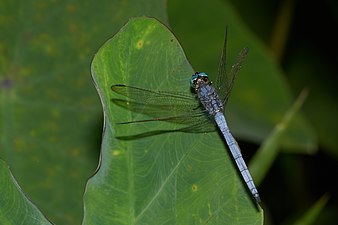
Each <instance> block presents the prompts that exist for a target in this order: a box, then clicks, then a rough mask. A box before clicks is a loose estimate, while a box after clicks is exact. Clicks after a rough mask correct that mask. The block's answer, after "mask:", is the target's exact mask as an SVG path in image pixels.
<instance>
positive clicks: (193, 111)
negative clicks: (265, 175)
mask: <svg viewBox="0 0 338 225" xmlns="http://www.w3.org/2000/svg"><path fill="white" fill-rule="evenodd" d="M226 44H227V32H226V33H225V40H224V45H223V49H222V55H221V59H220V64H219V69H218V76H217V80H216V83H215V85H214V84H212V82H211V81H210V80H209V77H208V75H207V74H206V73H204V72H196V73H195V74H193V75H192V77H191V80H190V86H191V88H192V89H193V91H194V93H195V96H191V95H187V94H184V93H177V92H166V91H152V90H147V89H143V88H139V87H132V86H127V85H124V84H116V85H113V86H112V87H111V89H112V91H113V92H115V93H117V94H119V95H123V96H125V97H127V99H126V100H123V99H113V100H112V101H113V102H114V103H115V104H117V105H119V106H121V107H124V108H127V109H129V110H131V111H135V112H138V113H142V114H145V115H148V116H150V117H151V119H146V120H136V121H128V122H121V123H119V124H131V123H139V122H149V121H166V122H172V123H178V124H182V125H185V126H183V128H179V129H177V130H174V131H179V132H192V133H196V132H211V131H215V130H217V129H219V131H220V132H221V133H222V135H223V137H224V139H225V141H226V143H227V145H228V147H229V149H230V152H231V154H232V156H233V158H234V160H235V162H236V165H237V167H238V169H239V171H240V173H241V175H242V177H243V179H244V181H245V183H246V185H247V187H248V189H249V190H250V192H251V194H252V196H253V197H254V198H255V200H256V201H257V202H260V197H259V194H258V191H257V189H256V186H255V184H254V182H253V179H252V177H251V174H250V172H249V170H248V168H247V166H246V163H245V161H244V159H243V157H242V154H241V151H240V148H239V146H238V144H237V142H236V140H235V138H234V137H233V136H232V134H231V133H230V130H229V127H228V125H227V122H226V119H225V115H224V106H225V105H226V103H227V101H228V98H229V95H230V92H231V90H232V87H233V84H234V80H235V78H236V75H237V74H238V72H239V70H240V68H241V65H242V63H243V61H244V58H245V56H246V55H247V53H248V49H247V48H244V49H243V50H242V51H241V52H240V54H239V56H238V58H237V61H236V63H235V64H234V65H233V66H232V68H231V70H230V72H229V73H227V70H226ZM196 93H197V95H196ZM217 127H218V128H217ZM163 132H166V131H163ZM171 132H172V131H171ZM158 133H161V132H158ZM150 134H156V132H153V133H152V132H150Z"/></svg>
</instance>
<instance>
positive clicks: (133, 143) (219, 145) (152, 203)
mask: <svg viewBox="0 0 338 225" xmlns="http://www.w3.org/2000/svg"><path fill="white" fill-rule="evenodd" d="M193 72H194V71H193V70H192V68H191V66H190V65H189V63H188V61H187V60H186V58H185V55H184V53H183V50H182V48H181V47H180V45H179V43H178V42H177V40H176V38H175V36H174V35H173V34H172V33H170V32H169V31H168V29H167V28H166V27H165V26H163V25H162V24H160V23H159V22H158V21H156V20H154V19H148V18H138V19H132V20H130V21H129V23H128V24H127V25H125V26H124V27H123V28H122V29H121V30H120V32H119V33H117V34H116V35H115V36H114V37H113V38H112V39H110V40H109V41H107V42H106V43H105V44H104V46H103V47H102V48H100V50H99V51H98V53H97V54H96V56H95V58H94V60H93V63H92V76H93V79H94V82H95V85H96V87H97V90H98V92H99V95H100V97H101V101H102V105H103V108H104V112H105V128H104V134H103V142H102V149H101V163H100V167H99V170H98V171H97V173H96V175H95V176H94V177H92V178H91V179H90V180H89V181H88V184H87V187H86V192H85V195H84V209H85V216H84V224H100V225H103V224H186V225H188V224H262V220H263V218H262V214H263V212H262V210H261V208H260V207H259V206H256V205H255V203H254V202H253V199H252V197H251V196H250V192H249V191H248V190H247V189H246V186H245V183H244V182H243V181H242V179H241V178H240V177H239V174H238V172H237V169H236V168H235V166H234V163H233V161H232V159H231V158H230V156H229V153H228V152H227V150H226V148H225V145H224V142H223V141H222V139H221V137H220V136H219V134H218V133H217V132H213V133H206V134H204V133H203V134H201V133H200V134H196V133H179V132H163V133H162V134H158V135H150V136H147V137H144V138H136V139H133V140H121V139H118V138H117V137H121V136H132V135H134V134H140V133H144V132H148V131H161V130H172V129H175V128H177V126H178V125H175V124H171V123H165V122H149V123H142V124H129V125H117V124H116V122H123V121H130V120H137V119H142V118H145V116H142V115H141V114H137V113H133V112H131V111H128V110H126V109H124V108H120V107H118V106H117V105H114V104H113V102H112V101H111V100H112V98H121V96H116V95H114V94H113V92H112V91H111V89H110V87H111V86H112V85H113V84H127V85H133V86H137V87H142V88H147V89H150V90H168V91H177V92H184V93H186V94H190V88H189V79H190V77H191V75H192V74H193ZM159 133H160V132H159Z"/></svg>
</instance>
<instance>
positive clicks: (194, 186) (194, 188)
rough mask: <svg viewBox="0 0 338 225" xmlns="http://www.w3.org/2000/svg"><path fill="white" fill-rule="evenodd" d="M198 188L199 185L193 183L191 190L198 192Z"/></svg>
mask: <svg viewBox="0 0 338 225" xmlns="http://www.w3.org/2000/svg"><path fill="white" fill-rule="evenodd" d="M197 189H198V187H197V185H196V184H193V185H192V186H191V190H192V191H193V192H196V191H197Z"/></svg>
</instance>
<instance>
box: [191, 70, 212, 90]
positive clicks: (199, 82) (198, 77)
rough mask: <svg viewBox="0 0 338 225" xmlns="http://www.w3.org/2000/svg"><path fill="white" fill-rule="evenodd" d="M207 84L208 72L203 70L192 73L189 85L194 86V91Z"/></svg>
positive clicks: (208, 82)
mask: <svg viewBox="0 0 338 225" xmlns="http://www.w3.org/2000/svg"><path fill="white" fill-rule="evenodd" d="M207 84H211V82H210V81H209V78H208V74H206V73H203V72H196V73H195V74H194V75H192V77H191V80H190V85H191V87H192V88H194V89H195V90H196V91H197V90H198V89H199V88H200V87H202V86H204V85H207Z"/></svg>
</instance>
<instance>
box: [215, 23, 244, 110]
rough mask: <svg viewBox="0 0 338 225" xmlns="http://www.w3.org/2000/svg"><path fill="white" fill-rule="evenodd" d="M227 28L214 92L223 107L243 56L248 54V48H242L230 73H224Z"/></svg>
mask: <svg viewBox="0 0 338 225" xmlns="http://www.w3.org/2000/svg"><path fill="white" fill-rule="evenodd" d="M227 30H228V29H227V27H226V30H225V36H224V45H223V49H222V54H221V59H220V63H219V67H218V74H217V79H216V85H215V87H216V90H217V93H218V94H219V95H220V98H221V99H222V102H223V105H226V103H227V101H228V99H229V96H230V93H231V90H232V87H233V85H234V81H235V79H236V76H237V74H238V71H239V70H240V68H241V66H242V63H243V61H244V59H245V56H246V55H247V54H248V48H244V49H243V50H242V51H241V52H240V53H239V55H238V57H237V60H236V63H235V64H234V65H233V66H232V67H231V70H230V73H227V71H226V46H227Z"/></svg>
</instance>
